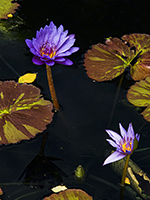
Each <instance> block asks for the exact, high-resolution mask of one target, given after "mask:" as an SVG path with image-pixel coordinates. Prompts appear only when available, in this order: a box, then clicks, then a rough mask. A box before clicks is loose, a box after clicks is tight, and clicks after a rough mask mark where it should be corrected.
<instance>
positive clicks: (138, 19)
mask: <svg viewBox="0 0 150 200" xmlns="http://www.w3.org/2000/svg"><path fill="white" fill-rule="evenodd" d="M19 3H20V5H21V6H20V9H19V10H18V11H17V13H16V14H15V17H14V19H8V20H7V22H6V20H1V21H2V22H3V26H5V27H7V28H6V30H5V31H2V30H1V31H0V40H1V43H0V80H1V81H4V80H15V81H17V79H18V77H19V76H21V75H23V74H25V73H26V72H38V76H37V80H36V84H37V85H38V86H39V87H40V88H41V89H42V93H43V95H44V97H45V98H46V99H50V98H51V97H50V93H49V88H48V83H47V78H46V70H45V66H44V65H43V66H37V65H34V64H33V63H32V57H33V55H32V54H31V53H30V51H29V48H28V47H27V46H26V44H25V42H24V40H25V39H26V38H28V39H31V38H32V37H35V32H36V30H39V29H40V27H44V26H45V25H46V24H49V23H50V21H53V22H54V23H55V24H56V26H57V27H58V26H59V25H60V24H62V25H63V26H64V28H65V30H66V29H67V30H69V34H72V33H74V34H75V36H76V43H75V46H79V47H80V50H79V51H78V52H76V53H74V54H73V55H71V56H70V59H71V60H72V61H73V62H74V64H73V65H72V66H70V67H68V66H63V65H55V66H54V67H52V73H53V79H54V85H55V89H56V93H57V97H58V101H59V104H60V105H61V111H59V112H57V113H55V114H54V117H53V121H52V123H51V124H50V125H48V127H47V130H46V131H44V133H43V134H38V135H37V136H36V137H35V138H34V139H31V140H30V141H22V142H20V143H18V144H13V145H8V146H1V147H0V185H2V189H3V191H4V196H3V199H6V200H7V199H10V200H17V199H21V200H24V199H28V200H30V199H32V200H38V199H42V198H43V197H44V196H48V195H50V194H51V193H52V192H51V190H50V189H51V188H52V187H53V186H55V185H57V184H59V183H60V181H59V180H57V179H56V178H54V174H55V173H54V171H55V170H56V171H57V170H58V169H57V168H55V167H54V166H53V165H52V164H51V166H52V172H53V173H52V177H51V178H49V179H48V180H45V181H44V183H43V187H39V184H40V181H39V182H38V183H37V184H36V182H35V184H34V185H33V184H31V185H29V186H24V185H22V184H21V183H22V181H23V178H22V179H21V180H19V177H20V176H21V174H22V173H23V171H24V169H25V168H26V167H27V166H28V165H29V163H30V162H31V161H32V160H33V159H34V158H35V157H36V156H37V155H38V153H39V151H40V147H41V143H42V139H43V135H44V134H46V133H48V138H47V141H46V145H45V151H44V154H45V156H51V157H55V158H60V159H61V160H58V161H53V160H52V163H54V164H55V165H56V166H57V167H58V168H59V169H61V170H62V172H61V171H60V170H58V173H60V175H61V176H62V179H63V183H64V184H65V185H66V186H67V187H68V188H80V189H83V190H84V191H86V192H87V193H88V194H89V195H91V196H92V197H93V199H95V200H102V199H103V200H104V199H107V200H116V199H119V182H120V180H121V178H120V177H119V176H118V175H117V174H115V173H114V171H113V170H112V168H111V167H110V165H107V166H102V164H103V162H104V160H105V158H106V155H107V150H112V149H113V148H112V147H111V146H110V145H109V144H108V143H107V141H106V138H108V135H107V133H106V132H105V129H108V128H109V129H111V130H114V131H116V132H119V127H118V124H119V123H120V122H121V123H122V125H123V126H124V127H125V129H127V127H128V124H129V123H130V122H132V123H133V127H134V130H135V132H138V133H140V135H141V138H140V143H139V149H140V148H141V149H142V148H146V147H150V136H149V128H150V124H149V123H148V122H146V121H145V120H144V119H143V117H142V115H140V113H139V112H138V111H137V109H135V107H134V106H132V105H131V104H130V103H129V102H128V101H127V99H126V93H127V89H128V88H129V86H130V85H132V84H133V83H134V82H133V81H132V80H131V78H130V77H129V74H128V72H125V73H124V78H123V81H122V84H121V87H120V90H119V93H117V91H118V85H119V81H120V78H121V76H120V77H118V78H116V79H114V80H113V81H106V82H95V81H93V80H91V79H90V78H89V77H88V76H87V74H86V72H85V70H84V68H83V55H84V53H85V52H86V51H87V50H88V49H89V48H90V46H91V45H93V44H97V43H98V42H101V43H104V41H105V38H107V37H109V36H112V37H121V36H122V35H124V34H130V33H147V34H150V26H149V18H150V13H149V8H148V6H147V4H146V1H137V0H136V1H132V2H131V1H128V0H126V1H125V0H123V1H119V0H113V1H111V0H92V1H90V0H76V1H71V0H63V1H62V0H61V1H60V0H55V1H49V0H45V1H43V0H36V1H30V0H23V1H19ZM18 17H19V18H18ZM20 20H21V22H22V23H19V25H18V22H20ZM8 26H10V28H9V30H8ZM149 154H150V150H147V151H141V152H137V153H134V154H133V155H132V157H131V158H132V159H133V160H134V161H135V162H136V163H137V164H138V165H139V166H140V167H141V168H142V169H143V170H144V171H145V172H146V173H147V174H150V167H149V166H150V156H149ZM78 165H82V166H83V168H84V169H85V171H86V177H85V179H84V181H82V182H81V183H78V182H77V181H76V180H75V179H74V175H73V173H74V170H75V169H76V168H77V166H78ZM35 166H36V165H35ZM43 173H45V171H44V172H43ZM31 175H32V174H31ZM66 175H67V176H66ZM30 193H31V195H29V194H30ZM26 195H28V196H26ZM125 199H127V200H129V199H132V198H130V197H129V196H125Z"/></svg>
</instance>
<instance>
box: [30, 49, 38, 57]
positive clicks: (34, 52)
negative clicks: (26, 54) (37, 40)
mask: <svg viewBox="0 0 150 200" xmlns="http://www.w3.org/2000/svg"><path fill="white" fill-rule="evenodd" d="M30 51H31V53H33V54H34V55H35V56H36V55H37V51H36V50H35V48H30Z"/></svg>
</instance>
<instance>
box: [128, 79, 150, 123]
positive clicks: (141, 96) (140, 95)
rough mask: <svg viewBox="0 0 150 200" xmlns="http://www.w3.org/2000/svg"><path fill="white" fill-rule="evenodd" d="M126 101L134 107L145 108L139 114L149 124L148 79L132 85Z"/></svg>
mask: <svg viewBox="0 0 150 200" xmlns="http://www.w3.org/2000/svg"><path fill="white" fill-rule="evenodd" d="M127 99H128V101H129V102H130V103H132V104H133V105H135V106H139V107H146V109H145V110H144V111H143V112H142V113H141V114H142V115H143V117H144V118H145V119H146V120H147V121H149V122H150V77H147V78H146V79H145V80H141V81H140V82H136V83H135V85H132V86H131V87H130V89H129V90H128V93H127Z"/></svg>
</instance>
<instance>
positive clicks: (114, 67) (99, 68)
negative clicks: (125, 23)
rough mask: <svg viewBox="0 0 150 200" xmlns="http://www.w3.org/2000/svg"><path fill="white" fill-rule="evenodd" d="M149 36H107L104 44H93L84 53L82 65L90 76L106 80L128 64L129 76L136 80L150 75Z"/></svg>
mask: <svg viewBox="0 0 150 200" xmlns="http://www.w3.org/2000/svg"><path fill="white" fill-rule="evenodd" d="M149 50H150V36H149V35H147V34H130V35H124V36H123V37H122V40H120V39H119V38H111V37H110V38H108V39H107V40H106V42H105V45H104V44H101V43H98V44H97V45H93V46H92V49H91V50H88V52H87V53H86V54H85V59H84V66H85V69H86V70H87V74H88V76H89V77H90V78H92V79H94V80H96V81H107V80H111V79H114V78H116V77H117V76H119V75H121V74H122V73H123V72H124V70H125V68H126V67H128V66H130V74H131V77H132V78H133V79H134V80H135V81H137V80H142V79H144V78H145V77H147V76H149V75H150V68H149V66H150V53H149Z"/></svg>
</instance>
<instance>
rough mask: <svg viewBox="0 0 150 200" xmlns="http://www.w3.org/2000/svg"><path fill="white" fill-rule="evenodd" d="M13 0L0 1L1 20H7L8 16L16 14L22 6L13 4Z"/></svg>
mask: <svg viewBox="0 0 150 200" xmlns="http://www.w3.org/2000/svg"><path fill="white" fill-rule="evenodd" d="M11 2H12V0H1V1H0V19H7V18H8V17H7V15H8V14H14V13H15V12H16V11H15V10H16V9H18V7H19V6H20V5H19V4H18V3H16V2H15V3H11Z"/></svg>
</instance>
